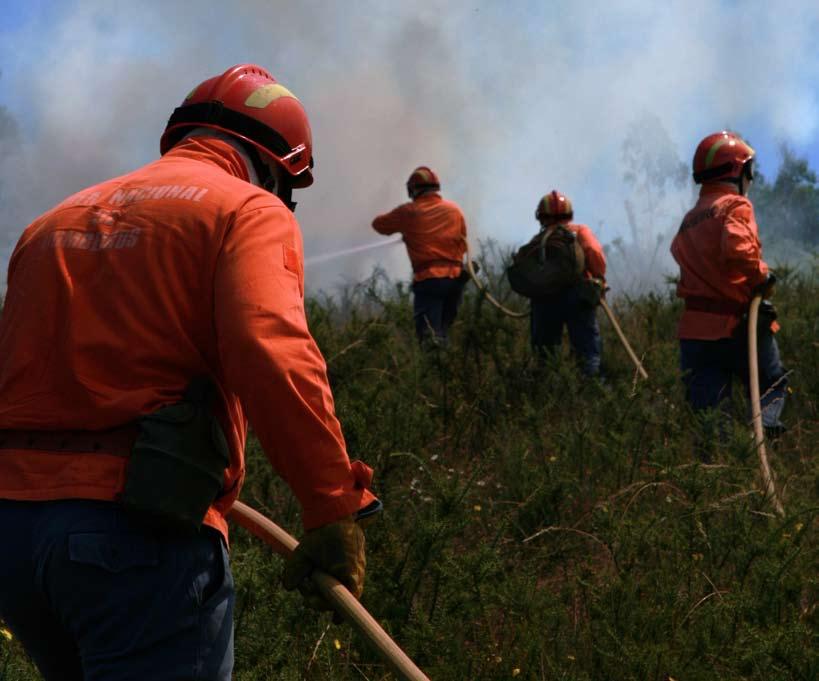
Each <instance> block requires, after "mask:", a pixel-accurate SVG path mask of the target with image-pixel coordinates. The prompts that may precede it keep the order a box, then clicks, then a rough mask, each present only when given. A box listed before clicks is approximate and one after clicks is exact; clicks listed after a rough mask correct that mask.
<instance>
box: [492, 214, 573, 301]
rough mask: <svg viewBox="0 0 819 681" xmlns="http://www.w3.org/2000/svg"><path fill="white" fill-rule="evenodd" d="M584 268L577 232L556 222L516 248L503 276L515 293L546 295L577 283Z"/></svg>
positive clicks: (540, 296) (535, 296)
mask: <svg viewBox="0 0 819 681" xmlns="http://www.w3.org/2000/svg"><path fill="white" fill-rule="evenodd" d="M585 268H586V258H585V256H584V255H583V249H582V248H581V247H580V244H579V243H578V242H577V235H576V234H575V233H574V232H573V231H571V230H570V229H568V228H567V227H565V226H564V225H556V226H555V227H552V228H550V229H547V230H544V231H541V232H539V233H538V234H536V235H535V236H534V238H533V239H532V240H531V241H530V242H529V243H528V244H526V245H525V246H522V247H521V248H520V249H518V251H517V252H516V253H515V254H514V255H513V256H512V264H511V265H510V266H509V267H508V268H507V269H506V276H507V278H508V279H509V285H510V286H511V287H512V290H513V291H514V292H515V293H519V294H520V295H522V296H526V297H527V298H545V297H547V296H551V295H554V294H555V293H559V292H560V291H562V290H563V289H565V288H568V287H569V286H572V285H574V284H576V283H578V282H579V281H580V280H581V278H582V274H583V270H584V269H585Z"/></svg>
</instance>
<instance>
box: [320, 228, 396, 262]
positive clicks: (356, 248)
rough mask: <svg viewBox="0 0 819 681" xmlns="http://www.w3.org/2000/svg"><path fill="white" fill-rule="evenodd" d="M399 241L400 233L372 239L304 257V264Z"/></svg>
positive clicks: (340, 256)
mask: <svg viewBox="0 0 819 681" xmlns="http://www.w3.org/2000/svg"><path fill="white" fill-rule="evenodd" d="M399 241H401V235H398V236H395V237H393V238H392V239H387V240H386V241H384V240H383V239H379V240H378V241H374V242H372V243H369V244H364V245H363V246H353V247H351V248H342V249H341V250H340V251H333V252H332V253H324V254H322V255H314V256H311V257H309V258H305V259H304V264H305V266H307V265H317V264H318V263H321V262H327V261H328V260H335V259H336V258H343V257H344V256H345V255H353V254H354V253H363V252H364V251H371V250H373V249H375V248H383V247H384V246H392V245H393V244H397V243H398V242H399Z"/></svg>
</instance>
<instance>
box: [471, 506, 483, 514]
mask: <svg viewBox="0 0 819 681" xmlns="http://www.w3.org/2000/svg"><path fill="white" fill-rule="evenodd" d="M472 510H473V511H475V513H480V512H481V505H480V504H475V505H474V506H473V507H472Z"/></svg>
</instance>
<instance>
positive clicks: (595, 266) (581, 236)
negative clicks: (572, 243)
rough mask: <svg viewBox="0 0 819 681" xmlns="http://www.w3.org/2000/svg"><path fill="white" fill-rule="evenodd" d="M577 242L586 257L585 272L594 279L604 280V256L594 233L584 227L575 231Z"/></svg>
mask: <svg viewBox="0 0 819 681" xmlns="http://www.w3.org/2000/svg"><path fill="white" fill-rule="evenodd" d="M577 240H578V241H579V242H580V247H581V248H582V249H583V255H584V256H585V257H586V271H587V272H588V273H589V274H591V276H592V277H594V278H595V279H602V280H604V281H605V279H606V256H605V254H604V253H603V247H602V246H601V245H600V242H599V241H598V240H597V237H596V236H594V233H593V232H592V231H591V230H590V229H589V228H588V227H586V226H585V225H581V226H580V227H579V229H578V230H577Z"/></svg>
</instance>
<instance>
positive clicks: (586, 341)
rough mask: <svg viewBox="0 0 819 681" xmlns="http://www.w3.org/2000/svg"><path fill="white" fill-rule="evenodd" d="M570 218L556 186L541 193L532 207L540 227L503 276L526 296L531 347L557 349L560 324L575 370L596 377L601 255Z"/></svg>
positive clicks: (603, 269) (602, 285)
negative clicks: (543, 193) (567, 336)
mask: <svg viewBox="0 0 819 681" xmlns="http://www.w3.org/2000/svg"><path fill="white" fill-rule="evenodd" d="M573 217H574V209H573V208H572V202H571V201H570V200H569V198H568V197H567V196H565V195H563V194H561V193H560V192H559V191H557V190H552V191H551V192H549V193H548V194H546V195H545V196H544V197H543V198H542V199H541V200H540V201H539V202H538V204H537V208H536V210H535V219H536V220H537V221H538V222H539V223H540V231H539V232H538V233H537V234H536V235H535V236H534V237H533V238H532V240H531V241H530V242H529V243H528V244H526V245H525V246H523V248H521V249H520V250H519V251H518V252H517V254H516V255H515V263H514V264H513V266H512V267H511V268H510V271H509V278H510V283H511V284H512V287H513V288H514V289H515V290H516V291H518V292H519V293H521V294H522V295H526V296H527V297H529V298H531V300H532V307H531V315H530V328H531V341H532V348H533V350H534V351H535V352H536V353H537V354H538V355H541V356H542V355H544V354H552V353H556V352H558V351H559V349H560V347H561V344H562V339H563V327H564V326H566V327H567V328H568V332H569V342H570V343H571V347H572V350H573V352H574V354H575V356H576V358H577V360H578V362H579V365H580V369H581V371H582V372H583V374H585V375H586V376H597V375H599V373H600V355H601V352H602V341H601V338H600V327H599V325H598V323H597V314H596V313H597V306H598V305H599V303H600V298H601V296H602V295H603V292H604V289H605V277H606V257H605V255H604V254H603V249H602V247H601V246H600V242H599V241H597V238H596V237H595V236H594V234H593V233H592V231H591V229H589V228H588V227H587V226H586V225H581V224H575V223H573V222H571V220H572V218H573ZM516 273H518V276H517V277H516V276H515V274H516Z"/></svg>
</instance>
